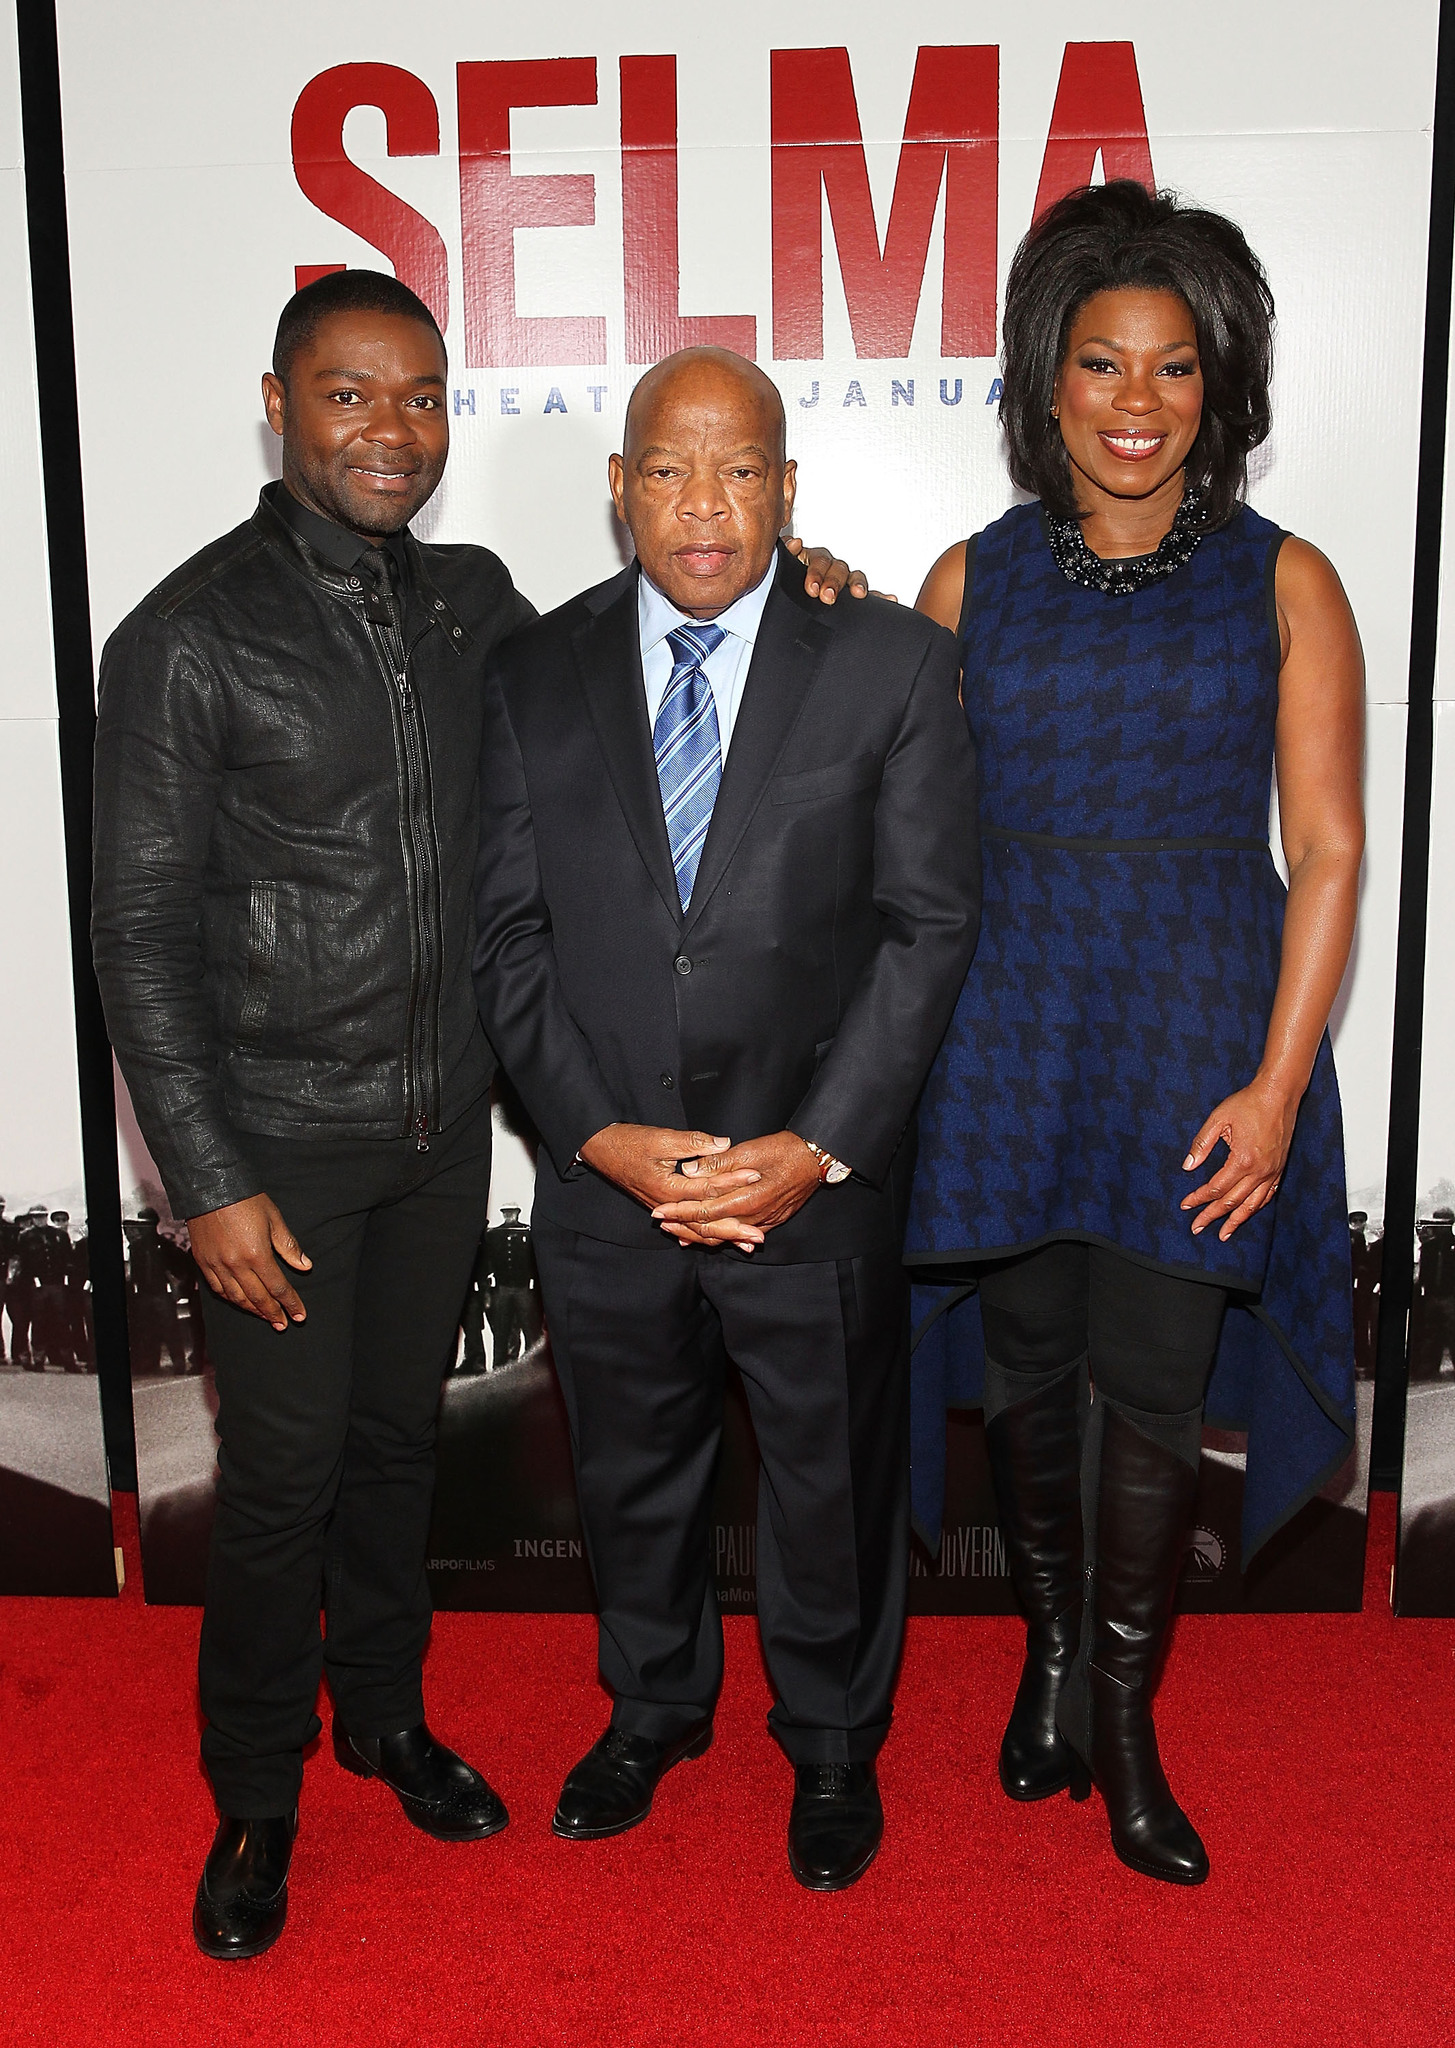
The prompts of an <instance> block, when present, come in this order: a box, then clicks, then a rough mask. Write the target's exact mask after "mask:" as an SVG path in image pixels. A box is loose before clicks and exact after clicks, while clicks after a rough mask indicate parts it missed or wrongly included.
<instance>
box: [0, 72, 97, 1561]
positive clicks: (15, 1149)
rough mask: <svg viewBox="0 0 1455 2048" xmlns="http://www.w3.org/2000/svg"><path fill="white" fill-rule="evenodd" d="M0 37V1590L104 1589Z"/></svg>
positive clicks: (19, 176) (16, 228)
mask: <svg viewBox="0 0 1455 2048" xmlns="http://www.w3.org/2000/svg"><path fill="white" fill-rule="evenodd" d="M15 63H16V59H15V46H14V43H13V40H11V39H9V38H6V39H4V41H3V43H0V267H3V271H4V275H5V278H6V287H5V291H4V293H3V295H0V368H3V374H4V379H5V389H6V393H7V398H8V403H7V405H6V408H5V417H4V419H3V421H0V559H3V561H4V563H5V586H6V628H5V633H6V646H5V656H4V659H3V661H0V735H3V740H0V878H3V879H0V960H3V962H4V995H3V998H0V1077H3V1085H4V1089H5V1109H4V1115H3V1116H0V1593H114V1592H115V1591H116V1564H115V1556H114V1551H113V1545H112V1535H111V1495H110V1491H109V1487H108V1478H107V1470H106V1456H105V1450H104V1447H103V1443H102V1436H101V1406H100V1401H99V1398H98V1391H97V1382H96V1376H95V1343H94V1332H93V1327H92V1318H91V1286H90V1276H89V1267H88V1260H87V1242H86V1197H85V1188H84V1183H83V1179H82V1171H81V1119H80V1106H79V1098H78V1093H77V1080H76V1023H75V1012H74V1007H73V1002H72V995H71V940H70V915H69V909H68V905H67V895H66V854H65V841H64V834H63V827H62V814H61V764H60V751H59V738H58V725H59V721H58V714H57V705H56V687H55V668H54V656H53V653H52V647H51V619H50V607H49V603H48V601H47V589H48V584H47V570H46V540H45V514H44V507H43V494H42V488H41V459H40V422H39V415H38V411H37V403H36V378H35V343H34V337H33V332H32V327H31V307H30V294H29V291H28V289H27V279H28V276H29V267H28V255H27V248H26V210H25V185H24V173H23V169H22V166H21V149H20V89H19V79H18V74H17V72H16V68H15Z"/></svg>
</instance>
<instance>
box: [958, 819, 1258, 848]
mask: <svg viewBox="0 0 1455 2048" xmlns="http://www.w3.org/2000/svg"><path fill="white" fill-rule="evenodd" d="M981 830H982V833H983V835H984V837H985V838H987V839H1012V840H1014V841H1016V843H1017V844H1018V845H1021V846H1055V847H1061V848H1064V849H1065V850H1066V851H1067V852H1068V853H1270V854H1271V852H1272V848H1271V847H1270V846H1269V844H1268V841H1267V840H1266V839H1063V838H1061V837H1060V836H1059V835H1058V834H1056V833H1054V832H1013V831H1012V830H1011V829H1010V827H1009V826H1008V825H985V826H982V828H981Z"/></svg>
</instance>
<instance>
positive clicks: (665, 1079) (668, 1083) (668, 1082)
mask: <svg viewBox="0 0 1455 2048" xmlns="http://www.w3.org/2000/svg"><path fill="white" fill-rule="evenodd" d="M675 1085H676V1084H675V1082H674V1081H673V1079H672V1076H671V1075H670V1074H663V1076H662V1086H663V1087H664V1088H672V1087H675Z"/></svg>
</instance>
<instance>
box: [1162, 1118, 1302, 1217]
mask: <svg viewBox="0 0 1455 2048" xmlns="http://www.w3.org/2000/svg"><path fill="white" fill-rule="evenodd" d="M1297 1116H1298V1100H1297V1098H1293V1099H1290V1097H1289V1095H1288V1092H1287V1091H1286V1090H1285V1089H1282V1088H1278V1087H1275V1086H1273V1085H1272V1084H1270V1083H1266V1082H1264V1083H1260V1082H1258V1081H1256V1080H1255V1081H1253V1082H1251V1083H1250V1084H1249V1086H1248V1087H1246V1088H1240V1089H1239V1090H1238V1091H1237V1093H1236V1094H1235V1095H1229V1096H1228V1097H1227V1098H1226V1100H1225V1101H1223V1102H1220V1103H1219V1104H1218V1106H1217V1108H1216V1109H1215V1110H1214V1111H1213V1113H1212V1115H1211V1116H1210V1117H1209V1118H1208V1120H1207V1122H1206V1123H1205V1124H1204V1125H1203V1127H1202V1129H1201V1130H1200V1131H1199V1132H1198V1134H1197V1136H1196V1138H1195V1139H1194V1140H1193V1144H1192V1150H1191V1151H1190V1152H1189V1153H1188V1155H1187V1157H1186V1158H1185V1159H1184V1160H1183V1162H1182V1170H1183V1172H1184V1173H1195V1172H1196V1170H1197V1169H1198V1167H1200V1166H1202V1165H1203V1164H1204V1162H1205V1161H1206V1159H1207V1157H1208V1155H1209V1153H1210V1152H1211V1151H1212V1149H1213V1147H1214V1145H1216V1144H1217V1143H1218V1141H1219V1139H1221V1141H1222V1142H1223V1144H1225V1145H1226V1146H1227V1148H1228V1156H1227V1158H1226V1159H1225V1160H1224V1161H1223V1163H1222V1165H1221V1166H1220V1167H1219V1168H1218V1170H1217V1172H1216V1173H1215V1174H1213V1176H1212V1177H1211V1179H1210V1180H1206V1181H1204V1182H1203V1184H1202V1186H1201V1187H1197V1188H1194V1189H1193V1190H1192V1193H1191V1194H1190V1195H1185V1196H1184V1197H1183V1199H1182V1204H1181V1206H1182V1208H1183V1209H1199V1210H1201V1212H1202V1213H1201V1215H1199V1216H1198V1218H1197V1220H1196V1221H1195V1222H1194V1224H1193V1226H1192V1234H1193V1236H1194V1237H1197V1236H1199V1235H1200V1234H1201V1232H1203V1231H1204V1230H1206V1229H1207V1228H1208V1226H1209V1224H1212V1223H1216V1222H1217V1220H1218V1218H1219V1217H1220V1216H1221V1217H1223V1218H1224V1219H1225V1220H1224V1222H1223V1226H1222V1228H1221V1229H1220V1230H1219V1232H1218V1237H1219V1240H1220V1241H1221V1242H1222V1243H1223V1244H1226V1243H1227V1241H1228V1239H1229V1238H1230V1237H1231V1236H1232V1234H1233V1232H1234V1231H1235V1230H1236V1229H1237V1228H1238V1226H1239V1225H1240V1224H1242V1223H1246V1222H1247V1220H1248V1218H1249V1217H1250V1216H1254V1215H1256V1214H1257V1212H1258V1211H1259V1210H1260V1209H1262V1208H1264V1207H1265V1206H1266V1205H1267V1204H1268V1203H1269V1202H1271V1201H1272V1200H1273V1197H1274V1196H1275V1195H1276V1194H1277V1193H1278V1183H1279V1182H1280V1180H1281V1179H1282V1178H1283V1169H1284V1167H1285V1166H1286V1165H1287V1164H1288V1148H1289V1146H1290V1145H1291V1144H1292V1143H1293V1126H1294V1122H1295V1119H1296V1118H1297Z"/></svg>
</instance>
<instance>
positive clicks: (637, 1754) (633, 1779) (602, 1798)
mask: <svg viewBox="0 0 1455 2048" xmlns="http://www.w3.org/2000/svg"><path fill="white" fill-rule="evenodd" d="M711 1747H712V1722H711V1721H710V1720H704V1721H694V1723H693V1724H692V1726H691V1727H690V1728H687V1729H684V1730H683V1732H682V1734H681V1735H675V1736H673V1737H672V1739H671V1740H670V1741H668V1742H658V1741H657V1740H656V1739H655V1738H654V1737H653V1736H650V1735H633V1734H630V1733H629V1732H628V1730H627V1729H625V1728H608V1729H607V1731H606V1733H605V1734H604V1735H603V1736H602V1738H601V1740H600V1741H599V1742H597V1743H594V1744H593V1745H592V1747H591V1748H590V1749H588V1750H587V1752H586V1754H585V1756H583V1757H582V1759H581V1761H580V1763H579V1764H577V1766H576V1768H575V1769H574V1770H573V1771H572V1772H571V1773H570V1774H569V1776H568V1777H567V1779H566V1782H565V1784H564V1785H563V1786H562V1787H561V1797H560V1801H559V1803H558V1805H557V1807H556V1812H555V1817H554V1819H553V1820H552V1822H551V1832H552V1834H556V1835H560V1836H562V1837H563V1838H564V1839H565V1840H566V1841H568V1842H597V1841H600V1840H601V1839H602V1837H603V1836H605V1835H624V1834H625V1833H626V1831H627V1829H628V1828H634V1827H635V1826H636V1825H637V1823H638V1821H643V1820H645V1819H646V1817H647V1815H648V1814H649V1813H650V1812H651V1810H652V1795H653V1793H654V1792H655V1791H656V1789H657V1786H658V1784H659V1783H660V1782H661V1780H662V1778H663V1776H664V1775H665V1774H666V1773H667V1772H668V1771H670V1770H671V1768H672V1766H673V1764H680V1763H682V1762H683V1761H685V1759H686V1758H688V1757H694V1756H701V1755H702V1754H703V1752H704V1751H705V1750H708V1749H711Z"/></svg>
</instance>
